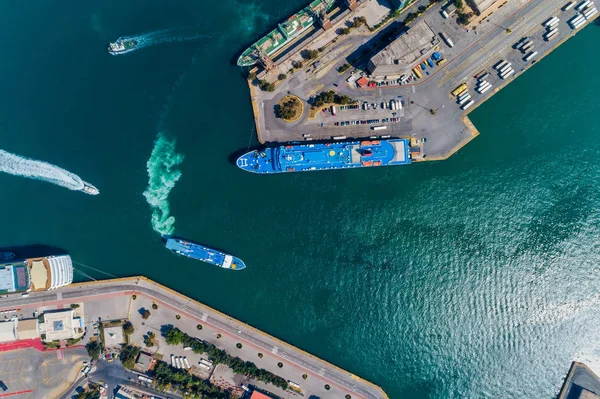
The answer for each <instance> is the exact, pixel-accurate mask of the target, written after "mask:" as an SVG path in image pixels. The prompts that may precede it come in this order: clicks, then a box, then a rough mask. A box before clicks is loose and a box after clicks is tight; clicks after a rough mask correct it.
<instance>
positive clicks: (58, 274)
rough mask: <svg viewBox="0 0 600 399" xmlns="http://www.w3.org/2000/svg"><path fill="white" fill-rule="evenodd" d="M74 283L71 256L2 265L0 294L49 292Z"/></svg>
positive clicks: (16, 261) (47, 257) (17, 261)
mask: <svg viewBox="0 0 600 399" xmlns="http://www.w3.org/2000/svg"><path fill="white" fill-rule="evenodd" d="M72 282H73V262H72V261H71V257H70V256H69V255H59V256H46V257H42V258H31V259H23V260H14V261H10V262H7V263H0V294H13V293H26V292H35V291H47V290H53V289H56V288H60V287H64V286H65V285H68V284H71V283H72Z"/></svg>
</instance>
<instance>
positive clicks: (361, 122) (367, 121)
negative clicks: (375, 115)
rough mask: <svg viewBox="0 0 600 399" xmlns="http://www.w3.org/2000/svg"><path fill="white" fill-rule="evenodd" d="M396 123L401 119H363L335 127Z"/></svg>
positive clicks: (338, 123)
mask: <svg viewBox="0 0 600 399" xmlns="http://www.w3.org/2000/svg"><path fill="white" fill-rule="evenodd" d="M391 122H393V123H396V122H400V118H383V119H363V120H359V121H342V122H335V126H350V125H372V124H374V123H391Z"/></svg>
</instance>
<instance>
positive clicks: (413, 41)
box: [367, 20, 440, 79]
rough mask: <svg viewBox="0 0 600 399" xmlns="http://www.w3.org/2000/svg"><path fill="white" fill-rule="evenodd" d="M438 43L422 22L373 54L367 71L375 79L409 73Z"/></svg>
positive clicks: (427, 26) (434, 35) (437, 39)
mask: <svg viewBox="0 0 600 399" xmlns="http://www.w3.org/2000/svg"><path fill="white" fill-rule="evenodd" d="M439 43H440V40H439V38H438V37H437V36H436V34H435V33H434V32H433V30H431V28H430V27H429V25H428V24H427V22H425V21H424V20H423V21H421V22H419V23H417V24H416V25H415V26H413V27H412V28H409V29H406V30H404V31H402V32H401V33H400V36H398V38H396V39H395V40H394V41H393V42H391V43H390V44H388V45H387V46H386V47H385V48H384V49H383V50H381V51H380V52H378V53H377V54H375V55H374V56H373V57H372V58H371V59H370V60H369V63H368V65H367V69H368V71H369V73H370V74H371V75H372V76H375V77H381V78H386V79H387V78H394V77H400V76H401V75H403V74H408V73H410V71H411V69H412V68H414V66H415V65H416V64H419V63H420V62H421V61H422V59H423V58H427V57H428V56H429V53H431V52H433V50H434V49H435V47H436V46H437V45H438V44H439Z"/></svg>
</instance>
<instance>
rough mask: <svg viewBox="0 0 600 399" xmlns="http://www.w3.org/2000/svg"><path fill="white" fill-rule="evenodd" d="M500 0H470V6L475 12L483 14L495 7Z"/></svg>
mask: <svg viewBox="0 0 600 399" xmlns="http://www.w3.org/2000/svg"><path fill="white" fill-rule="evenodd" d="M497 1H498V0H468V3H469V5H470V6H471V8H473V11H475V12H478V13H479V14H481V13H482V12H484V11H485V10H487V9H488V8H490V7H491V6H493V5H494V3H495V2H497Z"/></svg>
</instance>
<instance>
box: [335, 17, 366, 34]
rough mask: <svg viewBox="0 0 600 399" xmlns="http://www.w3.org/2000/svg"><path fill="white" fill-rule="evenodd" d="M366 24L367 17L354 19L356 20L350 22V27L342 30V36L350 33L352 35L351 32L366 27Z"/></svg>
mask: <svg viewBox="0 0 600 399" xmlns="http://www.w3.org/2000/svg"><path fill="white" fill-rule="evenodd" d="M366 24H367V18H365V17H354V20H353V21H352V22H350V24H349V25H348V27H346V28H342V29H341V30H340V34H342V35H347V34H348V33H350V31H351V30H352V29H356V28H360V27H361V25H366Z"/></svg>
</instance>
